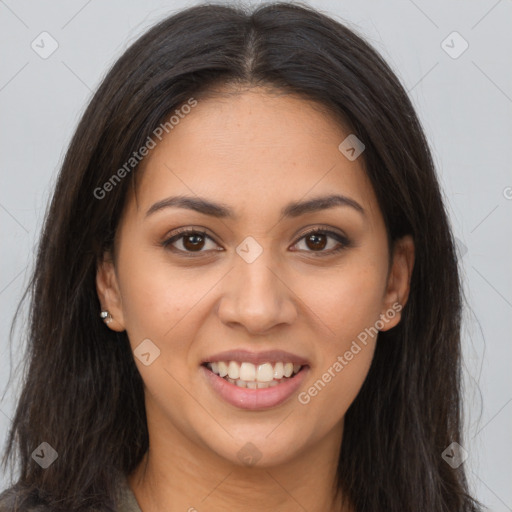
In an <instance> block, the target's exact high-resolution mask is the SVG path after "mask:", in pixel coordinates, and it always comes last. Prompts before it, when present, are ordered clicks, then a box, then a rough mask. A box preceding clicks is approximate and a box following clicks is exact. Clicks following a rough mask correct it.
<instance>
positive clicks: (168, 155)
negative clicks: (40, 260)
mask: <svg viewBox="0 0 512 512" xmlns="http://www.w3.org/2000/svg"><path fill="white" fill-rule="evenodd" d="M349 133H350V132H348V131H345V130H343V128H342V127H341V126H340V124H339V123H338V122H336V121H335V120H334V119H332V118H330V117H329V116H328V115H327V114H326V113H325V112H322V109H321V107H319V106H318V105H316V104H314V103H311V102H308V101H306V100H304V99H301V98H298V97H293V96H290V95H276V94H271V93H270V92H269V91H266V90H262V89H251V90H248V91H245V92H239V93H237V94H231V95H224V94H217V95H214V96H212V97H209V98H208V99H202V100H199V101H198V104H197V106H195V107H194V108H193V109H192V110H191V112H190V113H189V114H188V115H186V116H184V117H183V118H182V119H180V121H179V123H178V124H176V125H174V127H173V129H172V130H171V131H170V132H169V133H168V134H167V135H166V136H165V137H164V138H163V139H162V142H160V143H159V144H158V145H157V147H155V148H154V149H152V150H151V153H150V155H149V156H148V157H147V158H146V160H145V161H144V166H143V173H142V175H141V176H140V177H139V178H140V179H139V180H138V185H137V189H136V195H132V196H130V197H129V198H128V200H127V203H126V207H125V210H124V213H123V216H122V220H121V222H120V225H119V228H118V232H117V238H116V244H115V257H113V258H111V255H108V254H107V255H105V260H104V262H103V263H102V264H101V265H100V266H99V268H98V277H97V288H98V294H99V297H100V301H101V303H102V306H103V307H104V308H106V309H108V310H109V311H110V313H111V314H112V316H113V318H114V320H113V321H112V322H111V323H110V324H109V327H110V328H111V329H114V330H117V331H122V330H126V332H127V334H128V337H129V340H130V343H131V346H132V349H133V350H134V357H135V362H136V364H137V367H138V369H139V371H140V374H141V376H142V379H143V381H144V384H145V398H146V410H147V417H148V427H149V431H150V436H151V435H152V433H155V434H154V435H157V434H156V432H165V434H163V435H166V436H168V438H170V439H173V440H176V441H177V440H180V442H182V443H184V444H186V445H187V446H190V447H191V449H197V450H201V451H202V452H203V453H204V454H207V455H208V454H209V455H211V456H214V457H221V458H223V459H225V460H228V461H231V462H234V463H237V464H241V463H242V462H243V460H245V459H247V458H251V457H252V458H253V461H254V462H257V463H258V464H260V465H262V466H272V465H277V464H280V463H285V462H286V461H289V460H291V459H292V458H294V457H296V456H297V455H298V454H300V453H303V452H304V451H305V450H308V449H312V448H314V447H315V445H318V444H319V443H322V442H323V441H325V440H326V439H328V438H329V439H335V440H336V441H335V442H338V441H339V440H340V439H341V435H342V431H343V418H344V415H345V413H346V411H347V409H348V408H349V406H350V405H351V403H352V402H353V400H354V399H355V397H356V395H357V393H358V392H359V389H360V387H361V385H362V383H363V381H364V379H365V377H366V375H367V372H368V369H369V366H370V363H371V361H372V357H373V353H374V349H375V344H376V343H377V336H376V335H375V332H376V328H377V329H379V328H380V330H387V329H390V328H392V327H394V326H395V325H396V324H397V323H398V322H399V320H400V308H401V306H400V305H399V304H401V305H402V306H403V305H404V304H405V302H406V300H407V295H408V291H409V279H410V274H411V270H412V264H413V246H412V241H411V240H410V239H409V238H404V239H402V240H401V241H400V242H399V243H398V244H397V246H396V247H395V250H394V255H393V258H392V259H391V260H390V258H389V255H388V250H389V249H388V243H387V236H386V228H385V225H384V221H383V218H382V213H381V212H380V210H379V207H378V204H377V200H376V197H375V194H374V191H373V189H372V186H371V184H370V182H369V180H368V179H367V177H366V175H365V172H364V170H363V162H362V159H363V157H364V153H363V154H362V155H361V156H360V157H359V158H357V159H355V160H349V159H348V158H347V157H346V156H345V155H344V154H343V153H342V152H341V151H340V150H339V149H338V146H339V145H340V143H341V142H342V141H343V140H344V139H345V138H346V137H347V136H348V135H349ZM176 198H178V199H176ZM179 198H181V200H180V199H179ZM105 200H108V199H105ZM226 372H228V374H227V375H226ZM290 372H291V374H290ZM249 442H250V443H252V445H253V446H250V445H247V443H249Z"/></svg>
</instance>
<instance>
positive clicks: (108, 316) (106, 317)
mask: <svg viewBox="0 0 512 512" xmlns="http://www.w3.org/2000/svg"><path fill="white" fill-rule="evenodd" d="M100 317H101V318H103V321H104V322H105V323H106V324H109V323H110V322H112V315H111V314H110V313H109V312H108V311H107V310H104V311H102V312H101V313H100Z"/></svg>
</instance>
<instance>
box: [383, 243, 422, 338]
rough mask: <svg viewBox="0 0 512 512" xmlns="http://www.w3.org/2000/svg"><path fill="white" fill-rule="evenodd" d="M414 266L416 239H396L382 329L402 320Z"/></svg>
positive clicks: (384, 303)
mask: <svg viewBox="0 0 512 512" xmlns="http://www.w3.org/2000/svg"><path fill="white" fill-rule="evenodd" d="M413 267H414V241H413V239H412V237H411V236H410V235H407V236H404V237H403V238H400V239H398V240H396V242H395V245H394V247H393V260H392V262H391V269H390V272H389V276H388V282H387V286H386V292H385V294H384V299H383V311H382V312H381V316H380V318H381V323H383V324H384V326H383V327H382V328H381V329H379V330H380V331H387V330H389V329H391V328H393V327H395V325H397V324H398V323H399V322H400V319H401V317H402V313H401V311H402V309H403V308H404V306H405V304H406V303H407V299H408V298H409V291H410V288H411V275H412V269H413Z"/></svg>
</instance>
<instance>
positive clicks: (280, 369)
mask: <svg viewBox="0 0 512 512" xmlns="http://www.w3.org/2000/svg"><path fill="white" fill-rule="evenodd" d="M283 375H284V366H283V363H276V364H275V366H274V379H282V378H283Z"/></svg>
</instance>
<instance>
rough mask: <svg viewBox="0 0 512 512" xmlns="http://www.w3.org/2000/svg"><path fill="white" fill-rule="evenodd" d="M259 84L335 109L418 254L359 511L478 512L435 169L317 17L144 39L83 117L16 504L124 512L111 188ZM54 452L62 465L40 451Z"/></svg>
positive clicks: (129, 403) (348, 468) (46, 275)
mask: <svg viewBox="0 0 512 512" xmlns="http://www.w3.org/2000/svg"><path fill="white" fill-rule="evenodd" d="M218 84H232V85H235V86H236V85H240V86H245V85H248V86H265V87H270V88H273V89H276V90H279V91H282V92H284V93H290V94H298V95H301V96H302V97H304V98H306V99H311V100H316V101H318V102H320V103H321V104H322V105H324V106H326V107H327V108H328V110H329V112H331V113H332V114H333V115H336V116H337V117H338V118H339V119H340V120H343V122H344V123H345V124H346V125H347V126H349V127H350V130H351V132H352V133H354V134H356V135H357V137H358V138H359V139H361V140H362V141H363V142H364V144H365V146H366V149H365V151H364V153H363V155H362V156H363V159H364V160H363V161H364V166H365V170H366V172H367V175H368V177H369V178H370V180H371V183H372V185H373V188H374V190H375V193H376V196H377V199H378V203H379V206H380V208H381V211H382V213H383V216H384V220H385V223H386V227H387V230H388V236H389V240H390V241H391V243H393V242H394V241H396V240H397V239H398V238H400V237H402V236H404V235H406V234H410V235H411V236H412V237H413V240H414V243H415V248H416V251H415V254H416V256H415V264H414V270H413V274H412V278H411V290H410V295H409V300H408V303H407V305H406V306H405V308H404V310H403V316H402V320H401V322H400V323H399V324H398V326H397V327H395V328H393V329H391V330H389V331H386V332H381V333H380V334H379V341H378V343H377V346H376V351H375V355H374V359H373V362H372V365H371V368H370V371H369V374H368V376H367V378H366V380H365V382H364V384H363V387H362V389H361V391H360V393H359V394H358V396H357V397H356V399H355V401H354V402H353V404H352V405H351V407H350V408H349V410H348V412H347V414H346V417H345V427H344V434H343V443H342V448H341V453H340V457H339V465H338V476H339V480H338V481H339V489H340V490H341V491H342V492H343V495H344V496H346V497H347V498H348V499H349V500H350V502H351V503H353V505H354V507H355V510H356V511H358V512H362V511H365V512H377V511H387V512H412V511H415V512H416V511H418V510H425V511H435V512H463V511H464V512H469V511H477V510H480V508H479V504H478V503H477V502H476V501H475V500H473V499H472V498H471V497H470V495H469V492H468V487H467V481H466V477H465V473H464V465H462V466H460V467H458V468H457V469H452V467H451V466H450V465H448V464H447V463H446V462H445V461H444V460H443V458H442V457H441V453H442V452H443V450H444V449H445V448H446V447H447V446H448V445H450V443H452V442H453V441H457V442H459V443H461V444H462V441H461V430H462V415H461V388H460V386H461V382H460V378H461V375H460V322H461V307H462V299H461V286H460V279H459V272H458V266H457V259H456V254H455V249H454V247H455V245H454V240H453V237H452V234H451V230H450V226H449V223H448V219H447V214H446V211H445V207H444V205H443V199H442V195H441V192H440V189H439V185H438V181H437V177H436V173H435V169H434V165H433V161H432V157H431V154H430V150H429V148H428V145H427V142H426V140H425V136H424V134H423V131H422V128H421V125H420V123H419V121H418V118H417V116H416V114H415V112H414V109H413V107H412V105H411V102H410V100H409V98H408V96H407V93H406V91H405V90H404V88H403V87H402V85H401V84H400V82H399V80H398V79H397V77H396V76H395V75H394V73H393V72H392V71H391V69H390V68H389V67H388V65H387V64H386V63H385V62H384V61H383V59H382V58H381V57H380V56H379V55H378V54H377V53H376V51H375V50H374V49H372V48H371V47H370V46H369V45H368V44H367V43H366V42H365V41H363V39H362V38H360V37H359V36H358V35H356V34H355V33H354V32H353V31H352V30H349V29H348V28H347V27H345V26H343V25H342V24H340V23H339V22H337V21H335V20H333V19H332V18H330V17H328V16H326V15H324V14H321V13H319V12H318V11H317V10H314V9H312V8H311V7H308V6H303V5H297V4H290V3H277V4H270V5H263V6H259V7H257V8H256V9H255V10H254V11H252V12H249V11H248V10H247V9H246V8H244V7H228V6H221V5H199V6H195V7H192V8H189V9H186V10H184V11H181V12H179V13H177V14H175V15H173V16H171V17H169V18H167V19H165V20H163V21H162V22H160V23H159V24H158V25H156V26H155V27H153V28H152V29H151V30H149V31H148V32H147V33H146V34H144V35H143V36H142V37H141V38H140V39H139V40H138V41H136V42H135V43H134V44H133V45H132V46H131V47H130V48H129V49H128V50H127V51H126V52H125V53H124V55H122V57H121V58H120V59H119V60H118V61H117V62H116V63H115V65H114V66H113V67H112V69H111V70H110V72H109V73H108V74H107V76H106V78H105V79H104V80H103V82H102V84H101V86H100V87H99V89H98V91H97V92H96V94H95V95H94V97H93V98H92V100H91V102H90V104H89V106H88V107H87V109H86V111H85V113H84V115H83V117H82V119H81V121H80V123H79V125H78V128H77V130H76V133H75V134H74V137H73V139H72V141H71V144H70V147H69V149H68V152H67V154H66V157H65V160H64V162H63V165H62V169H61V172H60V175H59V177H58V182H57V185H56V188H55V192H54V195H53V199H52V201H51V205H50V208H49V211H48V213H47V216H46V221H45V225H44V229H43V232H42V238H41V241H40V245H39V250H38V253H37V260H36V267H35V271H34V274H33V277H32V280H31V283H30V286H29V292H30V295H29V296H30V299H31V303H30V304H31V306H30V331H29V333H28V352H27V357H28V368H27V371H26V374H25V380H24V385H23V389H22V393H21V396H20V399H19V403H18V406H17V409H16V413H15V417H14V421H13V425H12V428H11V431H10V435H9V439H8V445H7V451H6V454H5V456H4V461H3V464H4V467H5V466H6V463H7V461H8V460H9V459H11V460H14V459H15V456H17V461H18V462H19V478H18V480H17V482H16V486H15V488H16V491H17V495H18V503H19V504H20V509H21V510H23V503H25V504H27V503H34V504H35V503H44V504H47V505H48V506H50V507H51V508H52V510H66V511H78V510H90V509H93V508H94V509H96V510H115V506H116V504H115V499H114V493H115V489H116V486H117V484H118V482H119V478H121V477H122V476H124V475H126V474H129V473H130V472H131V471H132V470H133V469H134V468H135V467H136V466H137V464H138V463H139V462H140V461H141V458H142V457H143V455H144V453H145V452H146V450H147V448H148V430H147V425H146V416H145V407H144V394H143V385H142V380H141V377H140V375H139V373H138V371H137V368H136V366H135V363H134V361H133V356H132V352H131V349H130V345H129V342H128V338H127V335H126V333H125V332H123V333H115V332H113V331H111V330H109V329H106V328H105V326H104V324H103V322H102V320H101V319H100V318H99V315H98V312H99V310H100V304H99V301H98V297H97V294H96V287H95V275H96V268H97V263H98V261H99V259H101V257H102V255H103V252H104V250H106V249H111V248H112V244H113V239H114V234H115V232H116V228H117V226H118V222H119V219H120V216H121V213H122V209H123V206H124V203H125V198H126V196H127V191H128V187H129V186H130V184H132V185H133V179H134V178H135V175H136V173H137V170H136V169H135V170H134V171H133V172H132V173H131V174H130V178H129V179H124V180H120V181H119V183H117V182H116V184H115V186H112V187H111V190H110V191H109V194H108V197H106V198H105V199H98V198H97V196H98V193H97V192H96V193H95V191H97V190H98V187H101V186H102V184H104V183H106V182H108V181H109V180H110V179H111V177H112V175H113V172H115V171H116V170H117V169H119V168H121V167H122V166H123V164H124V163H125V162H126V161H127V160H128V159H129V158H130V157H131V155H132V154H133V152H134V151H136V150H138V149H139V148H140V147H142V146H143V145H144V143H145V142H146V140H147V138H148V137H149V136H150V135H151V134H152V133H153V131H154V130H155V128H156V127H158V125H160V124H161V123H162V122H164V121H165V120H166V119H167V117H168V116H169V115H170V113H171V112H172V111H173V110H174V109H176V108H177V107H179V106H180V105H183V104H184V103H185V102H187V100H189V99H190V98H191V97H194V98H201V95H204V94H205V93H208V90H209V89H210V90H211V88H212V86H213V85H218ZM43 441H46V442H48V443H49V444H50V445H51V446H53V447H56V449H57V451H58V460H57V462H56V463H54V464H52V465H51V466H50V467H49V468H47V469H45V470H43V469H42V468H40V467H39V466H38V465H37V464H34V462H33V461H32V459H31V453H32V452H33V450H34V449H35V447H37V446H38V445H39V444H40V443H41V442H43Z"/></svg>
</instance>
